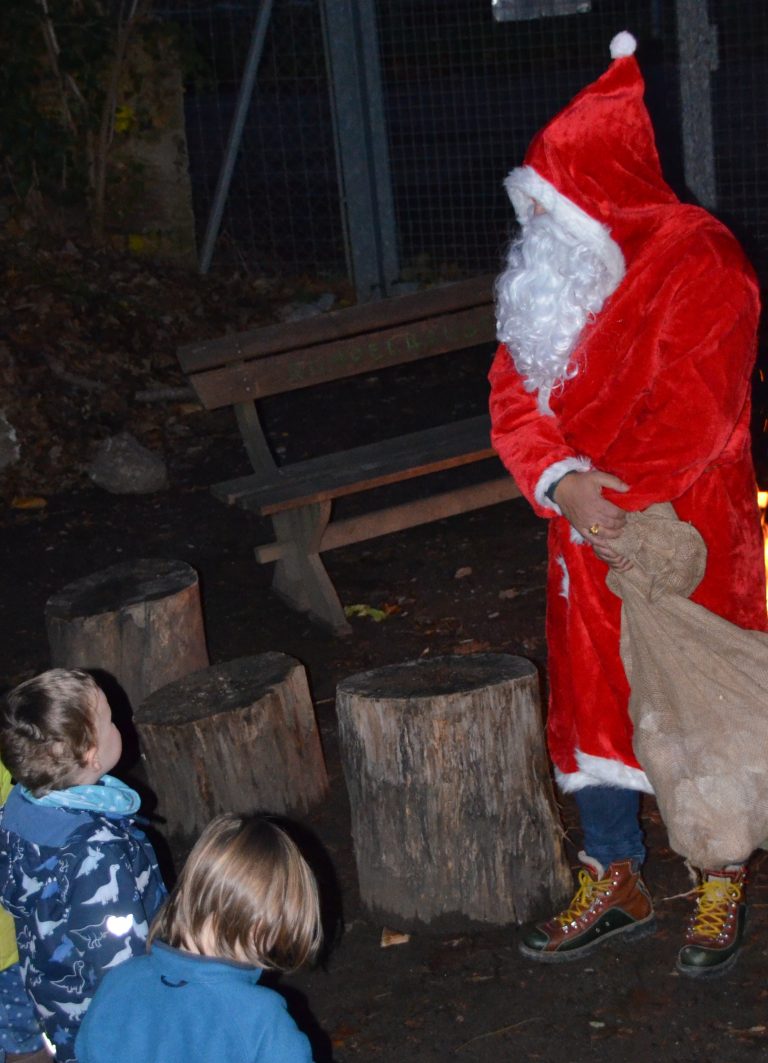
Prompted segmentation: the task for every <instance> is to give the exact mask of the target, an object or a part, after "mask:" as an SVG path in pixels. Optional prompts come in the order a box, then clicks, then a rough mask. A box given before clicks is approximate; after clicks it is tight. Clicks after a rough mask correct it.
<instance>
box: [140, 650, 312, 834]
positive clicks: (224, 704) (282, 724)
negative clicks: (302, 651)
mask: <svg viewBox="0 0 768 1063" xmlns="http://www.w3.org/2000/svg"><path fill="white" fill-rule="evenodd" d="M135 723H136V729H137V730H138V732H139V740H140V743H141V748H142V750H143V751H144V756H145V758H146V769H147V776H148V779H149V782H150V785H151V786H152V788H153V789H154V791H155V793H156V794H157V798H158V806H157V811H158V813H159V815H160V816H162V817H163V818H164V819H165V821H166V823H167V825H168V831H169V833H171V834H186V835H192V834H197V833H198V832H199V831H201V830H202V828H203V827H204V826H205V824H206V823H207V822H208V821H209V820H210V819H211V817H212V816H215V815H217V814H218V813H219V812H254V811H256V810H257V809H266V810H268V811H270V812H277V813H286V812H301V813H303V812H306V811H307V810H308V809H309V808H311V807H312V806H313V805H314V804H316V803H317V802H318V801H319V800H320V799H321V798H322V797H323V796H324V795H325V793H326V792H327V789H328V777H327V775H326V771H325V761H324V759H323V752H322V748H321V746H320V736H319V733H318V730H317V723H316V721H315V714H314V709H313V706H312V699H311V697H310V694H309V687H308V686H307V677H306V673H305V671H304V668H303V667H302V665H301V664H299V662H298V661H296V660H294V659H293V658H292V657H288V656H286V654H284V653H263V654H260V655H258V656H255V657H240V658H238V659H236V660H234V661H228V662H227V663H226V664H219V665H215V666H213V667H211V668H206V669H204V670H203V671H201V672H196V673H195V674H194V675H188V676H185V677H184V678H183V679H179V680H177V681H176V682H175V683H170V684H169V685H168V686H166V687H163V688H162V689H161V690H157V691H155V693H154V694H152V695H150V697H148V698H147V699H146V700H145V701H144V702H143V704H142V705H141V706H140V707H139V709H138V711H137V712H136V714H135Z"/></svg>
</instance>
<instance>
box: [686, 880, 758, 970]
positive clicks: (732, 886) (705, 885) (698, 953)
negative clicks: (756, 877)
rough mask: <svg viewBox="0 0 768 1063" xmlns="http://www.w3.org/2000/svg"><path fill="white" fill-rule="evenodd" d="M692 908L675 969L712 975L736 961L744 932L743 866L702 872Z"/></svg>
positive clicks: (728, 967)
mask: <svg viewBox="0 0 768 1063" xmlns="http://www.w3.org/2000/svg"><path fill="white" fill-rule="evenodd" d="M701 876H702V881H701V884H700V885H698V886H697V887H696V891H695V892H696V894H697V903H696V910H695V911H694V913H693V915H692V916H691V918H690V920H689V922H688V929H687V931H686V934H685V944H684V945H683V947H682V948H681V949H680V952H679V953H678V956H677V969H678V971H680V972H681V973H682V974H687V975H689V976H690V977H691V978H716V977H718V976H719V975H721V974H725V972H726V971H728V970H730V968H731V967H733V965H734V963H736V957H737V956H738V954H739V948H740V947H741V939H742V937H743V935H744V919H745V917H746V913H747V906H746V904H745V903H744V884H745V882H746V877H747V869H746V867H744V866H743V865H742V866H740V867H733V868H725V869H724V870H722V871H702V873H701Z"/></svg>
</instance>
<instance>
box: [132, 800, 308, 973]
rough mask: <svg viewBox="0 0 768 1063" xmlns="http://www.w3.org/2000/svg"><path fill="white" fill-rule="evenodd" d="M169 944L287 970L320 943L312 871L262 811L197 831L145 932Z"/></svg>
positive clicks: (228, 818) (299, 963)
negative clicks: (179, 872) (184, 858)
mask: <svg viewBox="0 0 768 1063" xmlns="http://www.w3.org/2000/svg"><path fill="white" fill-rule="evenodd" d="M155 938H158V939H160V940H161V941H164V942H165V943H166V944H168V945H171V946H172V947H173V948H179V949H187V950H194V951H197V952H200V953H203V954H204V955H215V956H217V957H219V958H221V959H225V960H235V961H238V962H241V963H249V964H252V965H253V966H254V967H265V968H269V969H273V970H280V971H293V970H296V969H297V968H299V967H301V966H302V964H304V963H305V962H306V961H307V960H309V959H311V958H313V957H314V956H315V955H316V953H317V950H318V948H319V946H320V942H321V939H322V931H321V926H320V904H319V900H318V895H317V884H316V882H315V876H314V875H313V873H312V871H311V870H310V868H309V866H308V864H307V862H306V860H305V859H304V857H303V856H302V855H301V853H300V852H299V850H298V848H297V846H296V844H295V843H294V842H293V841H292V840H291V838H289V836H288V835H287V834H286V832H285V831H284V830H283V829H282V828H281V827H279V826H278V825H277V824H276V823H274V822H273V821H272V820H271V819H270V818H269V817H267V816H263V815H253V816H237V815H234V814H231V813H227V814H224V815H221V816H217V817H216V818H215V819H213V820H211V822H210V823H209V824H208V826H207V827H206V828H205V830H204V831H203V833H202V834H201V835H200V838H199V839H198V841H197V843H196V844H195V846H194V848H193V849H192V852H191V853H190V854H189V857H188V858H187V862H186V864H185V865H184V868H183V870H182V872H181V874H180V876H179V880H178V882H177V883H176V886H175V888H174V890H173V892H172V893H171V895H170V897H169V898H168V900H167V901H166V903H165V905H164V906H163V908H162V909H161V910H160V911H159V912H158V914H157V916H156V917H155V919H154V921H153V923H152V926H151V928H150V931H149V943H151V942H152V941H153V940H155Z"/></svg>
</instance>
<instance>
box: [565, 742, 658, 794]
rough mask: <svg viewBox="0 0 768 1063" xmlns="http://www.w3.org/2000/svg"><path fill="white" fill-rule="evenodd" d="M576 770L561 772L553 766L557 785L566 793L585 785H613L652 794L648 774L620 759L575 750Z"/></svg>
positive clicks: (622, 788) (573, 791)
mask: <svg viewBox="0 0 768 1063" xmlns="http://www.w3.org/2000/svg"><path fill="white" fill-rule="evenodd" d="M576 763H577V765H578V770H577V771H571V772H567V773H566V772H562V771H560V770H559V769H557V768H555V780H556V781H557V785H558V786H559V787H560V789H561V790H562V791H563V793H566V794H572V793H575V791H576V790H583V789H584V788H585V787H586V786H614V787H616V788H617V789H621V790H641V791H642V792H643V793H645V794H652V793H653V787H652V786H651V784H650V782H649V781H648V776H647V775H646V774H645V772H644V771H641V769H640V768H630V767H629V765H628V764H623V763H622V762H621V761H620V760H609V759H608V757H594V756H592V754H591V753H582V751H581V750H580V749H577V750H576Z"/></svg>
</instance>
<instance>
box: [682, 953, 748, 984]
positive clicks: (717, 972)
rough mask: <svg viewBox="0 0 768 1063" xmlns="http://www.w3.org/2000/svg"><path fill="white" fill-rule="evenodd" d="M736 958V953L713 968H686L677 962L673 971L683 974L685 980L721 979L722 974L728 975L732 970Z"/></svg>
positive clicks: (737, 956)
mask: <svg viewBox="0 0 768 1063" xmlns="http://www.w3.org/2000/svg"><path fill="white" fill-rule="evenodd" d="M738 958H739V954H738V952H734V954H733V956H729V957H728V959H727V960H723V962H722V963H718V964H716V965H715V966H714V967H686V965H685V964H684V963H680V961H679V960H678V961H677V963H676V964H675V969H676V970H678V971H679V972H680V974H684V975H685V977H686V978H698V979H700V980H701V979H713V978H722V976H723V975H724V974H728V972H729V971H731V970H733V968H734V967H735V966H736V960H737V959H738Z"/></svg>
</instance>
